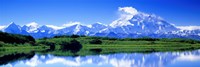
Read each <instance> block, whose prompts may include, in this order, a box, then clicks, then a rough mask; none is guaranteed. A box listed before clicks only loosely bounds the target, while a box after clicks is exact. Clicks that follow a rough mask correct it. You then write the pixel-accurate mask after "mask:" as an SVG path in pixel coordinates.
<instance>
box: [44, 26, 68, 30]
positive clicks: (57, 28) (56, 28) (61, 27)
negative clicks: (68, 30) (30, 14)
mask: <svg viewBox="0 0 200 67" xmlns="http://www.w3.org/2000/svg"><path fill="white" fill-rule="evenodd" d="M46 26H47V27H50V28H53V29H54V30H59V29H63V28H65V27H63V26H54V25H46Z"/></svg>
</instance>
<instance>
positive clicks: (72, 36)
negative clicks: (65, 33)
mask: <svg viewBox="0 0 200 67" xmlns="http://www.w3.org/2000/svg"><path fill="white" fill-rule="evenodd" d="M78 37H80V36H79V35H74V34H73V35H71V38H78Z"/></svg>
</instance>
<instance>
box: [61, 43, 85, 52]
mask: <svg viewBox="0 0 200 67" xmlns="http://www.w3.org/2000/svg"><path fill="white" fill-rule="evenodd" d="M60 45H61V46H60V49H61V50H63V51H65V50H67V51H71V52H72V53H76V52H78V51H80V49H81V48H82V45H81V44H80V42H78V41H77V40H71V41H70V43H68V42H62V44H60Z"/></svg>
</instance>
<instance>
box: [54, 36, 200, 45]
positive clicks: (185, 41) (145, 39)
mask: <svg viewBox="0 0 200 67" xmlns="http://www.w3.org/2000/svg"><path fill="white" fill-rule="evenodd" d="M79 37H85V38H86V39H94V40H93V41H91V43H94V44H95V43H97V42H99V43H100V42H101V41H100V40H117V41H164V42H182V43H190V44H196V43H200V41H199V40H193V39H184V38H150V37H142V38H110V37H95V36H84V35H80V36H79V35H61V36H54V37H53V38H79Z"/></svg>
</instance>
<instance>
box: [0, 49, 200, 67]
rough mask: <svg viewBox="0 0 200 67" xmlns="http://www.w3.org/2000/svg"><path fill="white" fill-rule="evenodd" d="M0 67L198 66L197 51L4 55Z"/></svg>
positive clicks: (198, 56)
mask: <svg viewBox="0 0 200 67" xmlns="http://www.w3.org/2000/svg"><path fill="white" fill-rule="evenodd" d="M16 57H19V58H16ZM0 67H200V50H194V51H183V52H155V53H116V54H105V55H88V56H55V55H51V54H46V55H41V54H37V53H36V54H35V53H34V52H32V53H29V54H24V53H21V54H13V55H7V56H3V57H1V58H0Z"/></svg>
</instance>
